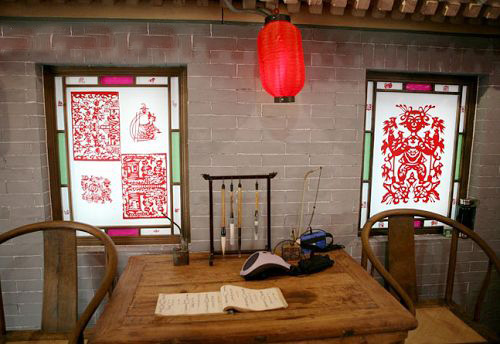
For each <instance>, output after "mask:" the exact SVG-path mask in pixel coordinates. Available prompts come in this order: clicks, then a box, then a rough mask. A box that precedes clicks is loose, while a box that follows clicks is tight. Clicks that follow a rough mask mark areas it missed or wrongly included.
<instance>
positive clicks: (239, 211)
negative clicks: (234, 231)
mask: <svg viewBox="0 0 500 344" xmlns="http://www.w3.org/2000/svg"><path fill="white" fill-rule="evenodd" d="M242 196H243V194H242V193H241V180H240V181H239V182H238V256H239V257H241V216H242V213H241V208H242V201H243V199H242Z"/></svg>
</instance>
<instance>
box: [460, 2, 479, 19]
mask: <svg viewBox="0 0 500 344" xmlns="http://www.w3.org/2000/svg"><path fill="white" fill-rule="evenodd" d="M463 7H464V8H463V12H462V15H463V16H464V17H467V18H477V16H479V13H480V12H481V8H482V7H483V6H482V5H481V4H478V3H474V2H471V3H468V4H466V5H464V6H463Z"/></svg>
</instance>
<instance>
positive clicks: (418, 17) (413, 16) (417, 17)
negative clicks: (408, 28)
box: [410, 11, 425, 22]
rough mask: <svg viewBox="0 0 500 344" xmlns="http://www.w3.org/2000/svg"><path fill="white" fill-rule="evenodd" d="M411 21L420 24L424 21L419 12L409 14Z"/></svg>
mask: <svg viewBox="0 0 500 344" xmlns="http://www.w3.org/2000/svg"><path fill="white" fill-rule="evenodd" d="M410 18H411V20H413V21H416V22H421V21H424V20H425V16H424V15H423V14H422V13H420V11H415V12H414V13H412V14H411V17H410Z"/></svg>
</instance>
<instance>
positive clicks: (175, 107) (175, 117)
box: [170, 77, 179, 129]
mask: <svg viewBox="0 0 500 344" xmlns="http://www.w3.org/2000/svg"><path fill="white" fill-rule="evenodd" d="M171 81H172V84H171V85H170V96H171V97H172V101H171V104H170V106H171V107H172V109H171V111H172V120H171V121H172V122H171V128H172V129H179V78H177V77H175V78H171Z"/></svg>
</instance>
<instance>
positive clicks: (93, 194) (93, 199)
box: [80, 175, 111, 204]
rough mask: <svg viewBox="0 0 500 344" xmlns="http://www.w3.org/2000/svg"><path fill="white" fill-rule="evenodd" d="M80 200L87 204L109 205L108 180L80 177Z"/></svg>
mask: <svg viewBox="0 0 500 344" xmlns="http://www.w3.org/2000/svg"><path fill="white" fill-rule="evenodd" d="M80 185H81V186H82V190H83V193H82V199H83V200H84V201H87V202H89V203H101V204H104V203H108V202H109V203H111V188H110V185H111V181H110V180H109V179H108V178H104V177H98V176H86V175H82V179H81V181H80Z"/></svg>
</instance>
